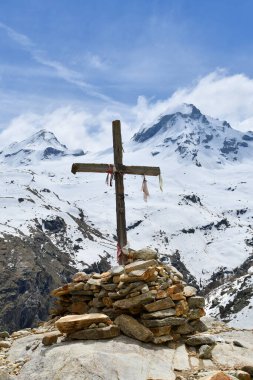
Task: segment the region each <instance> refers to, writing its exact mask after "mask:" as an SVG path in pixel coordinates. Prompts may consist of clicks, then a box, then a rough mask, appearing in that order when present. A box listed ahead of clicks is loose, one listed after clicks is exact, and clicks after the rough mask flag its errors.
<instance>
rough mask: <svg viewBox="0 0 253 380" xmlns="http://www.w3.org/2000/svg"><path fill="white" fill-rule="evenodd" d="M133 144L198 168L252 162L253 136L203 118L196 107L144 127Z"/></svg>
mask: <svg viewBox="0 0 253 380" xmlns="http://www.w3.org/2000/svg"><path fill="white" fill-rule="evenodd" d="M133 141H134V142H136V143H138V146H140V145H142V146H145V147H149V148H150V150H151V153H152V154H153V155H154V156H155V155H158V154H159V155H160V156H161V159H163V158H164V157H166V156H171V155H175V154H176V155H177V156H178V157H179V158H181V159H183V160H184V161H185V162H188V163H190V162H194V163H195V164H196V165H197V166H202V165H203V166H207V167H210V166H217V165H220V164H224V163H225V162H235V161H239V162H241V161H243V160H246V159H252V158H253V132H252V131H250V132H247V133H242V132H240V131H237V130H235V129H232V128H231V126H230V125H229V123H228V122H227V121H220V120H217V119H213V118H211V117H209V116H205V115H203V114H202V113H201V112H200V110H199V109H197V108H196V107H195V106H194V105H192V104H190V105H187V104H185V105H183V106H182V107H180V108H179V109H178V110H177V112H175V113H173V114H170V115H163V116H162V117H161V118H160V119H159V120H158V121H157V122H155V123H154V124H152V125H149V126H144V127H143V128H142V129H141V130H140V131H139V132H138V133H136V134H135V135H134V137H133Z"/></svg>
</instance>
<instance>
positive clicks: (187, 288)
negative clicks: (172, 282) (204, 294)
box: [183, 285, 197, 297]
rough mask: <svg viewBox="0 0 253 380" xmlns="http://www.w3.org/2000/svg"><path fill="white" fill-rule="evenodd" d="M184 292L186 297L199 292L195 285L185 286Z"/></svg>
mask: <svg viewBox="0 0 253 380" xmlns="http://www.w3.org/2000/svg"><path fill="white" fill-rule="evenodd" d="M183 294H184V296H185V297H192V296H196V294H197V289H196V288H194V287H193V286H189V285H187V286H185V287H184V291H183Z"/></svg>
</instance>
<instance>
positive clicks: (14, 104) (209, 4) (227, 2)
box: [0, 0, 253, 130]
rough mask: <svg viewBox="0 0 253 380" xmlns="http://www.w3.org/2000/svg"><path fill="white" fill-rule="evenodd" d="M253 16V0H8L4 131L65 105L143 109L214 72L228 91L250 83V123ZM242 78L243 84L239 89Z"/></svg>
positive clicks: (3, 11) (0, 35)
mask: <svg viewBox="0 0 253 380" xmlns="http://www.w3.org/2000/svg"><path fill="white" fill-rule="evenodd" d="M252 14H253V2H252V1H251V0H242V1H239V0H212V1H211V0H127V1H124V2H123V1H120V0H74V1H70V0H43V1H42V0H1V1H0V53H1V55H0V56H1V60H0V102H1V106H0V107H1V112H0V128H1V129H2V130H4V129H6V128H8V127H9V125H10V123H12V122H13V120H14V119H15V118H19V120H20V117H23V118H24V115H27V114H28V113H33V114H37V115H40V116H43V117H44V116H45V115H46V114H47V115H48V113H50V112H51V113H53V112H55V111H56V110H57V109H62V107H69V108H68V109H71V110H72V111H73V109H75V110H77V109H78V111H77V112H80V109H83V111H85V112H86V113H88V114H89V113H94V112H95V115H97V113H98V112H100V113H101V112H106V111H105V110H107V112H109V111H108V110H112V109H113V110H115V111H113V112H111V111H110V112H109V114H110V115H109V116H108V117H110V116H113V115H114V114H115V116H117V114H119V116H121V113H122V117H123V118H124V115H126V114H127V112H128V111H129V110H131V112H132V111H133V110H134V113H135V114H136V113H138V112H139V114H140V112H141V111H140V110H141V109H142V108H143V99H144V100H145V101H144V103H145V102H146V103H147V104H150V103H151V104H152V105H154V104H156V105H157V104H161V102H164V101H165V100H168V99H170V98H171V97H173V94H175V92H177V91H178V90H179V89H181V90H182V89H188V90H187V91H189V88H190V89H191V90H190V91H192V92H193V91H194V89H195V87H196V86H198V84H199V81H201V80H202V79H203V78H206V77H207V78H210V74H211V73H216V74H215V75H216V76H215V79H211V81H213V82H217V81H218V85H219V86H218V87H219V88H220V87H221V82H219V81H220V80H222V81H223V82H222V83H223V85H224V86H226V85H227V94H229V93H230V92H231V91H236V92H237V91H239V93H240V91H242V90H243V89H244V93H245V87H247V86H249V87H250V103H249V104H248V106H247V111H245V110H243V111H240V112H241V115H239V116H240V117H239V116H238V121H239V122H244V123H245V120H246V119H247V120H248V119H249V118H251V115H250V114H249V113H248V108H250V106H251V104H252V98H251V96H252V97H253V93H252V91H251V85H252V79H251V78H252V77H253V64H252V62H253V28H252ZM220 69H222V70H223V71H221V70H220ZM217 73H218V74H217ZM217 76H218V78H217ZM238 76H240V78H241V81H240V80H239V77H238ZM224 78H227V79H230V82H229V83H230V84H229V85H228V83H227V82H224ZM235 78H237V87H238V86H239V90H237V87H236V86H234V87H233V86H232V87H231V80H232V81H233V80H234V79H235ZM213 82H212V83H213ZM239 82H240V83H239ZM209 84H210V83H209ZM216 84H217V83H216ZM194 86H195V87H194ZM216 87H217V85H216ZM248 92H249V90H247V91H246V94H244V96H245V97H246V96H247V97H248V96H249V94H248ZM140 96H142V97H144V98H141V101H140V98H139V100H138V97H140ZM224 96H225V95H224ZM199 97H200V99H201V97H202V96H201V95H199ZM226 97H227V96H226ZM194 99H195V98H194ZM182 100H184V97H182ZM232 100H233V99H232ZM237 101H238V100H237ZM224 102H225V99H224ZM226 102H227V100H226ZM227 103H228V102H227ZM227 103H226V104H227ZM232 103H233V105H234V103H235V101H234V100H233V101H232ZM147 104H146V105H145V107H148V105H147ZM200 104H201V102H200ZM201 105H202V104H201ZM227 106H228V104H227ZM136 107H137V108H138V107H139V108H138V110H137V111H136ZM145 107H144V108H145ZM202 107H204V111H207V112H208V111H209V110H210V111H209V113H210V112H213V108H212V107H211V108H210V106H209V107H208V106H206V109H205V105H204V106H202ZM224 107H225V105H224ZM224 107H223V109H224ZM241 107H242V106H241V105H238V109H239V110H240V109H241ZM148 108H149V109H150V107H148ZM151 108H152V106H151ZM158 108H159V107H158ZM153 109H154V107H153ZM159 109H160V108H159ZM116 110H117V111H116ZM215 110H216V109H215ZM230 110H231V107H230ZM129 112H130V111H129ZM131 112H130V113H131ZM229 112H230V111H229V109H228V110H227V111H226V112H224V111H222V112H220V111H217V113H216V115H214V116H217V117H227V114H228V115H229ZM238 112H239V111H238ZM245 113H246V114H247V115H245ZM111 114H112V115H111ZM133 117H134V116H133V115H132V118H133ZM130 119H131V118H130ZM130 119H129V121H128V122H129V123H130ZM234 120H235V123H236V122H237V121H236V117H235V118H234V116H233V117H232V121H234ZM100 121H101V120H100ZM98 122H99V120H98V121H96V123H98ZM138 122H139V121H138ZM82 123H83V121H82ZM96 123H95V124H96ZM37 124H38V123H37ZM95 124H94V125H93V127H95V126H96V125H95ZM19 125H20V128H22V126H21V124H19ZM83 125H84V124H83ZM246 125H247V126H248V125H250V123H249V121H248V122H247V123H246ZM86 127H87V125H86Z"/></svg>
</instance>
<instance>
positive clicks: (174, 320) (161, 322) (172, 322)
mask: <svg viewBox="0 0 253 380" xmlns="http://www.w3.org/2000/svg"><path fill="white" fill-rule="evenodd" d="M185 321H186V319H185V318H178V317H168V318H164V319H142V324H143V325H144V326H146V327H160V326H180V325H182V324H183V323H185Z"/></svg>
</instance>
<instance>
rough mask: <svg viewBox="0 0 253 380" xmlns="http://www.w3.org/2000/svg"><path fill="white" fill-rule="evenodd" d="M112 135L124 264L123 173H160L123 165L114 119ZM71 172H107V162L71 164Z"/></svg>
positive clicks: (117, 212) (118, 220)
mask: <svg viewBox="0 0 253 380" xmlns="http://www.w3.org/2000/svg"><path fill="white" fill-rule="evenodd" d="M112 135H113V151H114V170H113V173H114V178H115V193H116V215H117V236H118V249H119V252H120V255H119V257H118V261H119V263H120V264H125V258H124V255H123V254H122V248H123V247H124V246H125V245H126V244H127V234H126V217H125V194H124V179H123V175H124V174H134V175H150V176H158V175H160V168H159V167H152V166H125V165H123V158H122V152H123V148H122V139H121V126H120V121H119V120H115V121H113V122H112ZM71 172H72V173H73V174H76V173H77V172H86V173H108V164H81V163H80V164H79V163H75V164H73V165H72V169H71Z"/></svg>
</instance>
